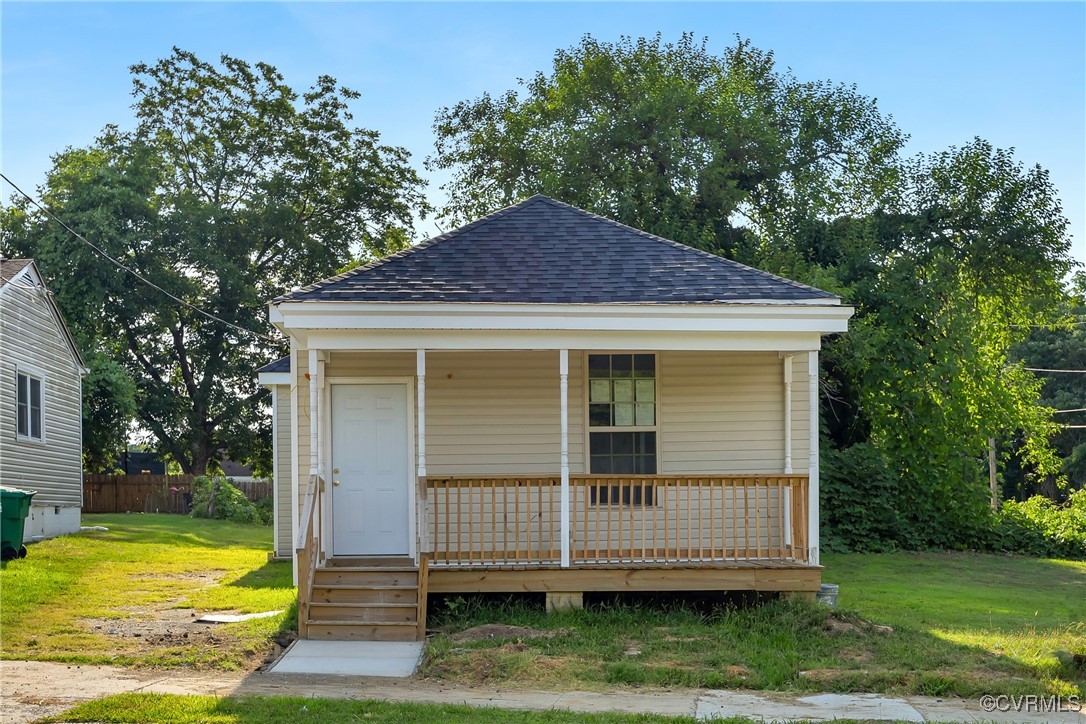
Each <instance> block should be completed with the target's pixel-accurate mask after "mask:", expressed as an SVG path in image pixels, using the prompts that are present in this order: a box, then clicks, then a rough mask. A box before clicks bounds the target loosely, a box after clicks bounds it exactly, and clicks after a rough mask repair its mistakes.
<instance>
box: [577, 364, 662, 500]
mask: <svg viewBox="0 0 1086 724" xmlns="http://www.w3.org/2000/svg"><path fill="white" fill-rule="evenodd" d="M656 402H657V400H656V355H654V354H590V355H589V356H588V430H589V431H588V448H589V471H590V472H591V473H593V474H615V475H623V474H627V475H654V474H655V473H656V433H657V430H656ZM591 490H592V502H593V503H594V504H597V505H652V504H653V503H654V498H655V494H654V493H655V491H654V490H653V488H652V487H649V486H643V487H642V486H639V487H622V488H621V490H622V492H621V494H620V493H619V490H620V488H619V486H613V488H612V489H609V488H608V487H607V486H603V487H597V486H593V487H592V489H591ZM597 491H598V492H597Z"/></svg>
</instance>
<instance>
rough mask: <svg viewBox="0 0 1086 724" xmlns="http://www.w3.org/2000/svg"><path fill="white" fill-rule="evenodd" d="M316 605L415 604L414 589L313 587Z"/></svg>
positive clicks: (417, 597) (415, 593) (417, 599)
mask: <svg viewBox="0 0 1086 724" xmlns="http://www.w3.org/2000/svg"><path fill="white" fill-rule="evenodd" d="M312 600H314V601H316V602H318V603H410V604H417V603H418V601H419V593H418V590H416V589H403V590H388V591H386V590H381V589H379V588H320V587H319V586H314V587H313V599H312Z"/></svg>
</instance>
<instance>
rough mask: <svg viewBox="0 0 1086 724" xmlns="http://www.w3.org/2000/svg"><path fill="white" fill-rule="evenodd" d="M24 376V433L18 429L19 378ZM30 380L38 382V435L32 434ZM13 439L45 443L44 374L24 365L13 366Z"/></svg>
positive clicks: (32, 418)
mask: <svg viewBox="0 0 1086 724" xmlns="http://www.w3.org/2000/svg"><path fill="white" fill-rule="evenodd" d="M23 377H25V378H26V380H27V383H26V386H27V389H26V395H27V411H26V412H27V417H26V434H23V433H22V432H20V431H19V408H20V404H19V386H20V385H19V380H20V378H23ZM31 380H33V381H35V382H37V383H38V400H37V402H38V423H39V426H40V430H39V432H40V433H41V435H40V436H37V437H36V436H34V435H33V431H34V400H33V397H32V395H31V390H32V389H33V386H32V385H31ZM15 439H16V440H18V441H19V442H29V443H34V444H38V445H42V444H45V442H46V438H45V375H44V374H43V373H42V372H41V370H38V369H35V368H33V367H27V366H25V365H16V366H15Z"/></svg>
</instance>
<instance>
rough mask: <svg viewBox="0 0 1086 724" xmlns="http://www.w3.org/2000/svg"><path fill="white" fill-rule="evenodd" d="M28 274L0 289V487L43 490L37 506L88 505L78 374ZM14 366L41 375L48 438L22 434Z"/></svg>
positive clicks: (40, 491) (39, 492) (38, 497)
mask: <svg viewBox="0 0 1086 724" xmlns="http://www.w3.org/2000/svg"><path fill="white" fill-rule="evenodd" d="M29 283H31V282H30V281H29V280H28V279H27V277H25V276H24V277H22V278H20V279H19V280H17V281H15V282H14V283H11V284H8V285H7V286H6V287H5V288H4V289H3V291H2V292H0V482H2V483H3V484H4V485H11V486H14V487H18V488H29V489H32V490H36V491H38V494H37V495H36V496H35V497H34V504H35V505H54V506H80V505H82V502H83V460H82V449H81V445H82V442H81V425H82V412H81V408H80V405H81V401H80V376H79V368H78V367H77V363H76V360H75V359H74V358H73V355H72V351H71V348H70V346H69V344H68V341H67V339H66V337H65V335H64V332H63V331H62V330H61V328H60V327H59V325H58V322H57V319H56V316H55V315H54V314H53V310H52V307H51V306H50V304H49V302H48V301H46V299H45V298H44V297H43V296H41V295H42V292H41V291H40V290H39V289H28V288H26V287H25V286H23V285H25V284H29ZM16 368H22V369H24V371H26V372H28V373H30V374H33V375H34V376H38V374H39V373H40V375H41V376H42V377H43V380H42V383H43V386H44V392H43V407H42V421H43V430H44V440H43V441H41V442H38V441H36V440H25V439H24V440H20V439H18V438H17V435H16V417H15V407H16V389H15V384H16V383H15V376H16Z"/></svg>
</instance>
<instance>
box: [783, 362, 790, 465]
mask: <svg viewBox="0 0 1086 724" xmlns="http://www.w3.org/2000/svg"><path fill="white" fill-rule="evenodd" d="M781 356H782V357H783V358H784V474H785V475H791V474H792V355H790V354H785V355H781Z"/></svg>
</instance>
